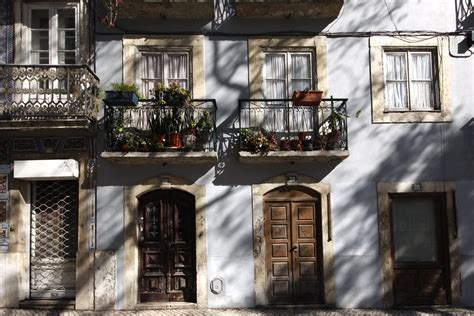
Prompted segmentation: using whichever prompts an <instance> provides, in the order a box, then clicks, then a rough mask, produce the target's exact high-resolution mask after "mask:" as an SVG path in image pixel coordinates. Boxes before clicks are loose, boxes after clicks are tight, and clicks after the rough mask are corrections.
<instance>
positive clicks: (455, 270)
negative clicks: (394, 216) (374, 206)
mask: <svg viewBox="0 0 474 316" xmlns="http://www.w3.org/2000/svg"><path fill="white" fill-rule="evenodd" d="M414 189H415V190H414ZM455 189H456V185H455V183H454V182H440V181H427V182H379V183H377V196H378V197H377V202H378V228H379V249H380V250H379V251H380V256H381V259H382V271H381V272H382V286H383V300H384V306H385V307H386V308H391V307H393V305H394V296H393V295H394V293H393V278H394V262H393V257H392V236H391V229H390V225H391V224H390V223H391V212H390V196H389V195H390V194H391V193H418V194H423V193H428V194H429V193H431V194H435V193H438V194H444V196H445V201H446V205H445V210H446V217H447V225H446V228H447V237H448V240H446V241H445V242H447V243H448V248H447V250H448V258H446V260H447V262H449V271H450V289H449V290H450V292H451V297H450V299H451V305H453V306H458V305H460V303H461V272H460V255H459V239H458V238H457V236H456V231H457V228H456V227H457V226H456V215H455V211H456V210H455V208H454V203H453V201H454V192H455Z"/></svg>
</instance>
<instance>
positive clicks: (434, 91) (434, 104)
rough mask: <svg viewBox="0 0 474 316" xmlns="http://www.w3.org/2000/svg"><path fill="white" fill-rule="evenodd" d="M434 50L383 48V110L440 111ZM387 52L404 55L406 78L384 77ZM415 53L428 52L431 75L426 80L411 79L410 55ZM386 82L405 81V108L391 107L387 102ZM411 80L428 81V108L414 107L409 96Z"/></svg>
mask: <svg viewBox="0 0 474 316" xmlns="http://www.w3.org/2000/svg"><path fill="white" fill-rule="evenodd" d="M435 52H436V50H435V49H391V48H388V49H385V50H384V54H383V64H384V66H383V72H384V74H383V76H384V78H383V80H384V86H385V87H384V111H385V112H404V111H411V112H415V111H421V112H423V111H425V112H430V111H440V102H439V92H438V85H437V79H436V77H437V74H438V71H437V69H436V54H435ZM387 54H392V55H403V56H404V57H405V65H406V69H405V71H406V74H407V77H406V80H395V79H391V80H388V79H387V77H386V74H387V68H386V67H387V64H388V63H387ZM417 54H429V55H430V64H431V71H430V75H431V77H430V78H429V79H428V80H426V79H412V75H411V73H412V67H413V64H412V62H411V60H412V58H411V56H412V55H417ZM388 82H405V83H406V87H407V104H406V107H405V108H395V107H391V106H390V104H387V99H388V98H387V83H388ZM412 82H429V83H430V86H431V95H430V103H431V106H430V108H419V107H415V106H413V105H412V98H411V91H412V88H411V87H412Z"/></svg>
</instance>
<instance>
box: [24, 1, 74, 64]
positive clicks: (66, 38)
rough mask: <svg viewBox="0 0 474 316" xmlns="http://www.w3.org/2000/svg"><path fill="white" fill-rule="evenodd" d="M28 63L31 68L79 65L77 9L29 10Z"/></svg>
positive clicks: (70, 7)
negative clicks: (43, 65) (49, 65)
mask: <svg viewBox="0 0 474 316" xmlns="http://www.w3.org/2000/svg"><path fill="white" fill-rule="evenodd" d="M28 12H29V40H28V47H29V60H30V62H31V63H32V64H76V63H77V62H78V57H79V56H78V44H77V42H78V32H77V29H78V27H77V20H78V19H77V8H76V7H74V6H66V7H38V6H31V7H30V8H29V11H28Z"/></svg>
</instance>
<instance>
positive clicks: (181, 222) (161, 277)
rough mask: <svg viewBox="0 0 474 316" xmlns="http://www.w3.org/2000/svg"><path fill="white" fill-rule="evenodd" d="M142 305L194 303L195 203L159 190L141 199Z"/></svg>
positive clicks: (184, 195) (189, 197)
mask: <svg viewBox="0 0 474 316" xmlns="http://www.w3.org/2000/svg"><path fill="white" fill-rule="evenodd" d="M139 216H140V217H139V227H140V239H139V248H140V261H141V262H140V301H141V302H195V301H196V264H195V257H196V255H195V253H196V252H195V249H196V247H195V245H196V242H195V199H194V196H192V195H191V194H188V193H186V192H182V191H178V190H159V191H154V192H151V193H148V194H146V195H144V196H143V197H142V198H141V199H140V215H139Z"/></svg>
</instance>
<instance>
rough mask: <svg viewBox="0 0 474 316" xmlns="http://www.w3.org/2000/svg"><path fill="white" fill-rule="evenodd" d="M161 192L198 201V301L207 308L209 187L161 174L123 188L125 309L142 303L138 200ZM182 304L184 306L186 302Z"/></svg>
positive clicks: (196, 220)
mask: <svg viewBox="0 0 474 316" xmlns="http://www.w3.org/2000/svg"><path fill="white" fill-rule="evenodd" d="M160 189H161V190H166V189H177V190H181V191H185V192H188V193H190V194H192V195H194V197H195V198H196V205H195V211H196V214H195V223H196V302H197V306H198V307H200V308H204V307H207V250H206V245H207V241H206V239H207V237H206V209H205V200H206V187H205V186H204V185H198V184H195V183H193V182H191V181H188V180H186V179H182V178H179V177H175V176H172V175H161V176H158V177H153V178H149V179H146V180H143V181H141V182H139V183H137V184H135V185H131V186H126V187H124V237H125V240H124V256H125V266H126V267H127V269H125V278H124V287H123V288H124V294H125V295H124V301H125V304H124V308H125V309H135V308H136V307H137V305H138V304H139V284H138V282H139V275H138V270H139V249H138V238H139V231H138V214H139V209H138V207H139V198H140V196H142V195H144V194H146V193H148V192H151V191H155V190H160ZM156 304H165V305H169V304H170V303H156ZM180 304H181V305H180V306H182V304H183V303H180ZM184 304H196V303H184Z"/></svg>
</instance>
